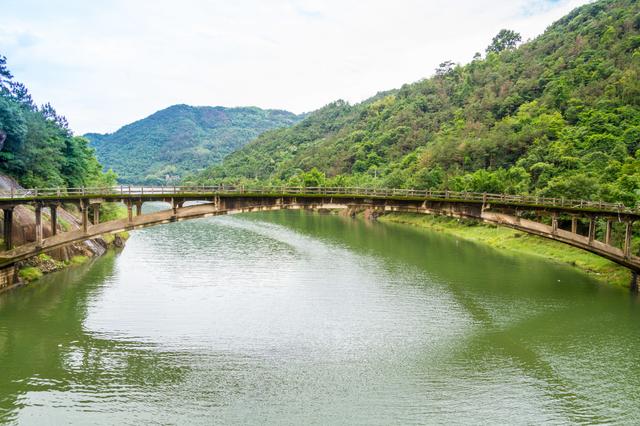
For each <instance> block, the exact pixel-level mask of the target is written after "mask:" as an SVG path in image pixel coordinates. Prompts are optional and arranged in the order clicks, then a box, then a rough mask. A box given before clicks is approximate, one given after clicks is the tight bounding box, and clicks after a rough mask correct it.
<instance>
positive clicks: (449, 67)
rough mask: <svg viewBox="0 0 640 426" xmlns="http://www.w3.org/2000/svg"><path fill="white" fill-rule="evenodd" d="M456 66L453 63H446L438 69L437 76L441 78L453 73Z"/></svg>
mask: <svg viewBox="0 0 640 426" xmlns="http://www.w3.org/2000/svg"><path fill="white" fill-rule="evenodd" d="M455 66H456V64H455V62H453V61H444V62H443V63H441V64H440V65H438V68H436V75H437V76H439V77H442V76H445V75H447V74H449V73H451V72H452V71H453V68H454V67H455Z"/></svg>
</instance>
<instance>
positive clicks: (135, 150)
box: [85, 105, 298, 184]
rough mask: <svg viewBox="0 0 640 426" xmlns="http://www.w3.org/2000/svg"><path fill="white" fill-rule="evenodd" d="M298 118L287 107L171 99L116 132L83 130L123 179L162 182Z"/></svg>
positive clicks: (213, 161) (181, 174)
mask: <svg viewBox="0 0 640 426" xmlns="http://www.w3.org/2000/svg"><path fill="white" fill-rule="evenodd" d="M296 121H298V117H297V116H296V115H294V114H292V113H290V112H287V111H278V110H262V109H260V108H255V107H252V108H224V107H192V106H188V105H174V106H172V107H169V108H167V109H164V110H162V111H158V112H156V113H155V114H153V115H151V116H149V117H147V118H145V119H142V120H139V121H136V122H135V123H132V124H129V125H127V126H124V127H122V128H121V129H119V130H118V131H117V132H115V133H111V134H106V135H100V134H96V133H89V134H87V135H85V136H86V137H87V138H89V140H90V141H91V145H92V146H93V147H94V148H95V149H96V152H97V155H98V159H99V160H100V162H102V163H103V164H104V165H105V166H106V167H109V168H112V169H113V170H115V171H116V173H117V174H118V176H119V180H120V181H121V182H122V183H144V184H165V183H172V182H175V181H176V180H177V179H179V178H180V177H182V176H183V175H184V174H185V173H186V172H187V171H198V170H201V169H203V168H204V167H205V166H207V165H211V164H216V163H218V162H220V161H221V160H222V159H223V158H224V157H225V156H226V155H227V154H229V153H230V152H232V151H234V150H236V149H238V148H240V147H242V146H243V145H244V144H246V143H247V142H249V141H250V140H252V139H254V138H255V137H256V136H258V135H259V134H260V133H262V132H264V131H265V130H269V129H273V128H276V127H287V126H290V125H291V124H293V123H295V122H296Z"/></svg>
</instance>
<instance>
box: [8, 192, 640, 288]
mask: <svg viewBox="0 0 640 426" xmlns="http://www.w3.org/2000/svg"><path fill="white" fill-rule="evenodd" d="M149 201H163V202H167V203H170V205H171V208H170V209H168V210H165V211H160V212H155V213H149V214H142V204H143V203H144V202H149ZM189 201H195V202H199V203H197V204H194V205H189V206H185V205H184V204H185V202H189ZM105 202H122V203H124V204H125V205H126V206H127V207H128V213H129V214H128V217H127V218H125V219H121V220H113V221H109V222H103V223H100V220H99V219H100V218H99V205H100V204H101V203H105ZM63 204H75V205H77V207H78V208H79V210H80V212H81V213H82V228H81V229H78V230H74V231H69V232H60V226H59V224H58V223H57V214H56V211H57V208H58V207H60V206H62V205H63ZM18 205H29V206H32V208H33V209H34V211H35V222H36V232H35V241H33V242H30V243H27V244H24V245H21V246H18V247H13V245H12V241H11V235H12V226H13V220H12V216H13V215H12V213H13V209H14V208H15V207H16V206H18ZM134 207H135V214H134ZM0 208H1V209H2V210H3V212H4V222H3V225H4V242H5V250H4V251H2V252H0V269H3V268H11V267H13V265H15V264H16V263H17V262H20V261H23V260H26V259H28V258H30V257H33V256H36V255H38V254H40V253H46V252H47V251H50V250H52V249H55V248H59V247H61V246H64V245H67V244H70V243H74V242H78V241H83V240H87V239H91V238H95V237H97V236H100V235H102V234H107V233H115V232H120V231H124V230H133V229H139V228H144V227H148V226H153V225H159V224H163V223H170V222H176V221H181V220H187V219H195V218H201V217H208V216H215V215H224V214H233V213H244V212H254V211H266V210H280V209H347V208H352V209H363V208H367V209H373V210H374V211H378V212H411V213H424V214H436V215H446V216H453V217H461V218H474V219H478V220H482V221H484V222H488V223H493V224H497V225H502V226H507V227H510V228H513V229H517V230H520V231H523V232H527V233H530V234H535V235H539V236H542V237H545V238H549V239H552V240H556V241H560V242H563V243H566V244H568V245H571V246H574V247H578V248H581V249H583V250H587V251H589V252H592V253H595V254H597V255H599V256H602V257H604V258H607V259H609V260H612V261H613V262H616V263H618V264H620V265H622V266H625V267H627V268H629V269H630V270H631V271H632V272H633V276H634V277H636V275H637V273H638V272H640V257H639V256H637V255H635V254H634V253H632V244H631V243H632V234H633V223H634V222H635V221H638V220H639V219H640V211H639V210H638V209H634V208H628V207H625V206H624V205H622V204H612V203H603V202H594V201H584V200H569V199H563V198H544V197H536V196H527V195H524V196H517V195H505V194H482V193H465V192H450V191H439V192H436V191H424V190H409V189H365V188H291V187H281V188H274V187H269V188H265V187H261V188H248V187H228V186H227V187H224V186H216V187H204V186H197V187H196V186H191V187H177V186H171V187H168V186H167V187H164V186H163V187H130V186H126V187H125V186H119V187H114V188H77V189H58V188H56V189H29V190H26V189H25V190H23V189H20V190H12V191H11V192H8V193H4V194H0ZM43 209H48V210H49V217H50V220H51V230H52V235H51V236H49V237H47V238H44V237H43V227H42V211H43ZM90 211H91V212H92V220H89V212H90ZM598 226H600V227H601V229H600V230H598ZM565 228H566V229H565ZM580 231H582V232H580ZM598 231H600V232H598ZM597 234H600V235H601V238H600V239H598V238H597V237H596V235H597ZM616 241H618V243H617V244H616ZM0 275H1V274H0ZM634 281H635V280H634ZM0 287H2V283H0Z"/></svg>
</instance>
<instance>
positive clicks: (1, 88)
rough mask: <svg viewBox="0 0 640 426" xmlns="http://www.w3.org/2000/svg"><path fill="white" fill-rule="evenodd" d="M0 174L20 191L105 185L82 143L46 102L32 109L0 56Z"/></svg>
mask: <svg viewBox="0 0 640 426" xmlns="http://www.w3.org/2000/svg"><path fill="white" fill-rule="evenodd" d="M0 174H5V175H9V176H12V177H14V178H15V179H16V180H17V181H18V182H19V183H20V184H21V185H22V186H25V187H30V188H33V187H45V188H54V187H75V188H78V187H81V186H104V185H112V184H115V182H116V177H115V174H113V172H109V173H106V174H105V173H103V172H102V166H101V165H100V164H99V163H98V160H96V157H95V155H94V151H93V150H92V149H91V148H90V147H89V146H88V142H87V140H86V139H84V138H82V137H78V136H74V135H73V133H72V132H71V130H70V129H69V126H68V124H67V120H66V119H65V118H64V117H63V116H61V115H59V114H58V113H57V112H56V110H55V109H54V108H53V107H52V106H51V105H50V104H48V103H47V104H44V105H42V106H37V105H36V104H35V103H34V101H33V99H32V97H31V95H30V94H29V91H28V90H27V88H26V87H25V86H24V84H22V83H19V82H17V81H15V80H14V79H13V76H12V75H11V72H10V70H9V68H8V66H7V60H6V58H5V57H4V56H2V55H0Z"/></svg>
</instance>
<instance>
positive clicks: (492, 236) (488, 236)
mask: <svg viewBox="0 0 640 426" xmlns="http://www.w3.org/2000/svg"><path fill="white" fill-rule="evenodd" d="M378 220H379V221H381V222H390V223H401V224H406V225H412V226H417V227H420V228H425V229H429V230H432V231H436V232H443V233H446V234H450V235H453V236H456V237H459V238H462V239H465V240H469V241H474V242H477V243H481V244H486V245H489V246H491V247H493V248H495V249H498V250H501V251H504V252H510V253H514V254H515V253H517V254H525V255H531V256H536V257H541V258H544V259H547V260H550V261H553V262H557V263H563V264H567V265H570V266H572V267H574V268H576V269H578V270H580V271H582V272H585V273H587V274H588V275H590V276H592V277H594V278H595V279H597V280H599V281H602V282H605V283H608V284H612V285H615V286H620V287H629V283H630V274H629V271H628V270H627V269H626V268H623V267H622V266H619V265H617V264H615V263H613V262H611V261H609V260H607V259H604V258H602V257H600V256H596V255H595V254H592V253H588V252H586V251H584V250H580V249H577V248H574V247H570V246H568V245H566V244H562V243H558V242H556V241H551V240H547V239H544V238H542V237H538V236H535V235H530V234H526V233H524V232H520V231H516V230H513V229H509V228H504V227H499V226H495V225H489V224H485V223H482V222H478V221H473V220H462V219H456V218H449V217H441V216H429V215H423V214H411V213H387V214H384V215H382V216H380V217H378Z"/></svg>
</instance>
